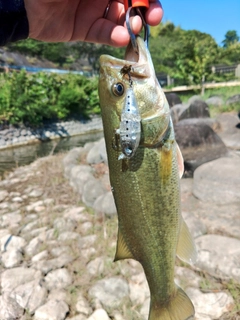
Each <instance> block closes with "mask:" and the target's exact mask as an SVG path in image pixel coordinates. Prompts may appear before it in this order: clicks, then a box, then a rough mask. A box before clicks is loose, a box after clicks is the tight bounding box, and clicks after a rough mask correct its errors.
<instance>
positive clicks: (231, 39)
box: [222, 30, 239, 48]
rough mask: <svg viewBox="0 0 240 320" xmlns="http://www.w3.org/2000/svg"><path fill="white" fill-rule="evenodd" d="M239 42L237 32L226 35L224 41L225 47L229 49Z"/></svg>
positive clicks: (231, 31)
mask: <svg viewBox="0 0 240 320" xmlns="http://www.w3.org/2000/svg"><path fill="white" fill-rule="evenodd" d="M238 41H239V36H238V34H237V31H236V30H229V31H228V32H227V33H226V34H225V39H224V40H223V41H222V44H223V47H224V48H228V47H229V46H230V45H232V44H234V43H235V42H238Z"/></svg>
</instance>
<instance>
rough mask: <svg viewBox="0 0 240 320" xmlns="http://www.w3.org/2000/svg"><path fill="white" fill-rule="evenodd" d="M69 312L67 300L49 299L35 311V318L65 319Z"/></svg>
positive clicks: (45, 319)
mask: <svg viewBox="0 0 240 320" xmlns="http://www.w3.org/2000/svg"><path fill="white" fill-rule="evenodd" d="M68 312H69V307H68V305H67V304H66V302H64V301H61V300H60V301H58V300H49V301H48V302H47V303H46V304H44V305H42V306H41V307H39V308H38V309H37V310H36V311H35V314H34V320H64V319H65V317H66V314H67V313H68Z"/></svg>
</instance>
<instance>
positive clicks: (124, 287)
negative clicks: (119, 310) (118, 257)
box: [89, 277, 129, 308]
mask: <svg viewBox="0 0 240 320" xmlns="http://www.w3.org/2000/svg"><path fill="white" fill-rule="evenodd" d="M128 294H129V287H128V284H127V282H126V281H125V280H123V279H121V278H118V277H112V278H108V279H103V280H99V281H97V282H96V284H95V285H94V286H93V287H92V288H90V290H89V296H90V297H92V298H96V299H98V300H99V301H100V302H101V303H102V304H103V306H106V307H111V308H115V307H117V306H119V305H120V304H121V302H122V299H123V298H124V297H126V296H128Z"/></svg>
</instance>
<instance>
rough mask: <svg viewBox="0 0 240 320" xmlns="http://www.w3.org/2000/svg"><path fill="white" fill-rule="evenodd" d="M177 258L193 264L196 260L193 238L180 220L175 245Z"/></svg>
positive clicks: (184, 223)
mask: <svg viewBox="0 0 240 320" xmlns="http://www.w3.org/2000/svg"><path fill="white" fill-rule="evenodd" d="M176 253H177V256H178V258H179V259H181V260H182V261H184V262H187V263H189V264H194V263H195V262H196V260H197V249H196V246H195V243H194V240H193V237H192V235H191V233H190V231H189V229H188V226H187V225H186V222H185V221H184V220H183V219H182V221H181V227H180V232H179V238H178V245H177V252H176Z"/></svg>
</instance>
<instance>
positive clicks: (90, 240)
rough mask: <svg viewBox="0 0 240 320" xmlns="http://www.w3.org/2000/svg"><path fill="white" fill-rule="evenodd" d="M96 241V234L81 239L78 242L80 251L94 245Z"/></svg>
mask: <svg viewBox="0 0 240 320" xmlns="http://www.w3.org/2000/svg"><path fill="white" fill-rule="evenodd" d="M96 240H97V235H96V234H92V235H89V236H85V237H82V238H81V240H80V245H81V248H82V249H86V248H89V247H91V246H92V245H94V243H95V242H96Z"/></svg>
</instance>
